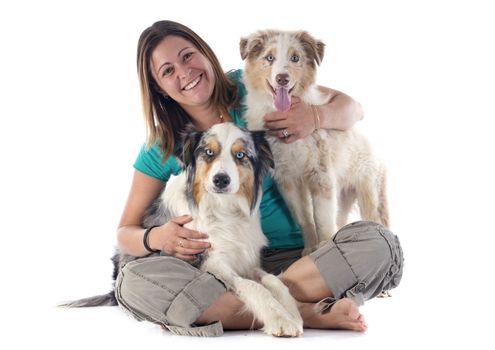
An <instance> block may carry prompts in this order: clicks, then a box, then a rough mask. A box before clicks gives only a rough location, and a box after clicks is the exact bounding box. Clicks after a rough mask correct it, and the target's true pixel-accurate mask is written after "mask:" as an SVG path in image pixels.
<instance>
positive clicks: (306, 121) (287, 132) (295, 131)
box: [264, 97, 315, 143]
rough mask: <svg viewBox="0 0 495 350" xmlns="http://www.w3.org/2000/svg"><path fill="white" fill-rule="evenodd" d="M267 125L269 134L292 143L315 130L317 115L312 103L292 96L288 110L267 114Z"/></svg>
mask: <svg viewBox="0 0 495 350" xmlns="http://www.w3.org/2000/svg"><path fill="white" fill-rule="evenodd" d="M264 121H265V127H266V128H267V129H268V134H269V135H272V136H276V137H278V138H279V139H280V140H281V141H282V142H285V143H291V142H294V141H296V140H299V139H302V138H304V137H306V136H308V135H310V134H311V133H312V132H313V131H314V130H315V117H314V115H313V111H312V108H311V106H310V105H307V104H305V103H303V102H301V99H299V98H298V97H293V98H292V103H291V107H290V109H289V110H288V111H287V112H273V113H269V114H267V115H265V117H264Z"/></svg>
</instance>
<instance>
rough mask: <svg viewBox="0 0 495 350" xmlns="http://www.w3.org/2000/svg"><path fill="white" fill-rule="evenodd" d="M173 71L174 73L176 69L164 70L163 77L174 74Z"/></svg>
mask: <svg viewBox="0 0 495 350" xmlns="http://www.w3.org/2000/svg"><path fill="white" fill-rule="evenodd" d="M173 71H174V68H172V67H168V68H165V69H164V70H163V73H162V76H167V75H170V74H172V73H173Z"/></svg>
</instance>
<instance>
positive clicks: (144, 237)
mask: <svg viewBox="0 0 495 350" xmlns="http://www.w3.org/2000/svg"><path fill="white" fill-rule="evenodd" d="M155 227H157V226H151V227H148V228H147V229H146V230H145V231H144V236H143V245H144V247H145V248H146V250H147V251H149V252H150V253H158V252H159V251H160V250H154V249H151V247H150V245H149V244H148V236H149V235H150V232H151V230H152V229H154V228H155Z"/></svg>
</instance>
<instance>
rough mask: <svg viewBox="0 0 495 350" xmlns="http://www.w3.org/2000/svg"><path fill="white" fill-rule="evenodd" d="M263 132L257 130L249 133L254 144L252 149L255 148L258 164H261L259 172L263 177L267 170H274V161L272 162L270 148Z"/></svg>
mask: <svg viewBox="0 0 495 350" xmlns="http://www.w3.org/2000/svg"><path fill="white" fill-rule="evenodd" d="M265 134H266V132H265V131H262V130H259V131H258V130H257V131H251V135H252V138H253V142H254V147H255V148H256V152H257V153H258V156H259V158H260V162H261V164H262V167H261V168H262V169H260V170H261V172H262V173H263V175H265V174H266V173H267V172H268V170H270V169H274V168H275V161H274V160H273V154H272V150H271V148H270V144H269V143H268V141H267V140H266V138H265Z"/></svg>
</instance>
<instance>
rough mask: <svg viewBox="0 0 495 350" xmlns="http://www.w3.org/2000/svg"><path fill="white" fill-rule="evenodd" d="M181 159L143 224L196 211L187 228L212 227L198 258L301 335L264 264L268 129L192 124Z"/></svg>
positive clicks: (278, 332)
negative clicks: (176, 173) (177, 170)
mask: <svg viewBox="0 0 495 350" xmlns="http://www.w3.org/2000/svg"><path fill="white" fill-rule="evenodd" d="M178 158H179V159H181V160H182V162H183V165H184V167H185V171H184V172H182V173H181V174H180V175H179V176H178V177H177V178H176V179H174V181H170V182H169V183H168V184H167V187H166V188H165V191H164V192H163V194H162V195H161V196H160V198H159V199H158V200H156V201H155V202H154V203H153V205H152V206H151V208H150V209H149V210H148V212H147V214H146V217H145V218H144V222H143V225H144V226H145V227H151V226H156V225H163V224H164V223H166V222H167V221H168V220H170V219H171V218H175V217H178V216H181V215H186V214H188V215H191V216H192V218H193V220H192V221H191V222H190V223H188V224H186V225H185V227H187V228H190V229H192V230H197V231H200V232H206V233H208V236H209V237H208V239H207V241H208V242H209V243H210V244H211V248H210V249H209V250H208V251H207V252H206V253H204V254H202V255H201V256H200V257H198V259H197V261H195V262H194V263H193V264H194V265H195V266H197V267H198V268H199V269H201V270H203V271H207V272H209V273H212V274H213V275H215V277H217V278H218V279H219V280H221V281H222V282H223V283H224V284H225V285H226V286H227V288H228V289H229V290H231V291H233V292H234V293H235V294H237V295H238V296H239V298H240V299H241V300H242V301H243V302H244V304H245V307H246V309H247V311H250V312H251V313H252V314H253V315H254V317H255V318H256V319H258V320H259V321H261V322H262V323H263V325H264V326H263V330H264V332H265V333H267V334H270V335H274V336H285V337H295V336H299V335H300V334H302V333H303V321H302V318H301V316H300V314H299V310H298V308H297V304H296V301H295V300H294V298H293V297H292V296H291V295H290V293H289V290H288V288H287V287H286V286H285V285H284V284H283V283H282V282H281V281H280V279H278V278H277V277H276V276H274V275H272V274H268V273H266V272H265V271H263V270H262V269H261V268H260V253H261V249H262V248H263V247H264V246H265V245H266V244H267V239H266V237H265V235H264V234H263V232H262V230H261V223H260V217H259V205H260V200H261V196H262V182H263V178H264V176H265V175H266V174H267V172H268V171H269V170H270V168H273V158H272V154H271V152H270V148H269V145H268V143H267V141H266V139H265V138H264V132H260V131H258V132H250V131H248V130H243V129H240V128H238V127H237V126H235V125H234V124H233V123H222V124H217V125H214V126H213V127H212V128H210V129H209V130H207V131H205V132H197V131H195V130H193V129H190V130H188V131H187V132H186V133H185V135H184V139H183V147H182V148H181V149H180V154H178ZM133 259H135V258H133V257H130V256H128V255H124V254H117V255H116V256H115V257H114V258H113V261H114V264H115V270H114V279H115V278H116V277H117V274H118V272H119V270H120V268H121V267H122V266H123V264H125V263H127V262H129V261H130V260H133ZM100 305H116V299H115V294H114V291H111V292H110V293H108V294H105V295H102V296H96V297H91V298H86V299H82V300H79V301H75V302H72V303H68V304H65V306H69V307H86V306H100Z"/></svg>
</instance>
